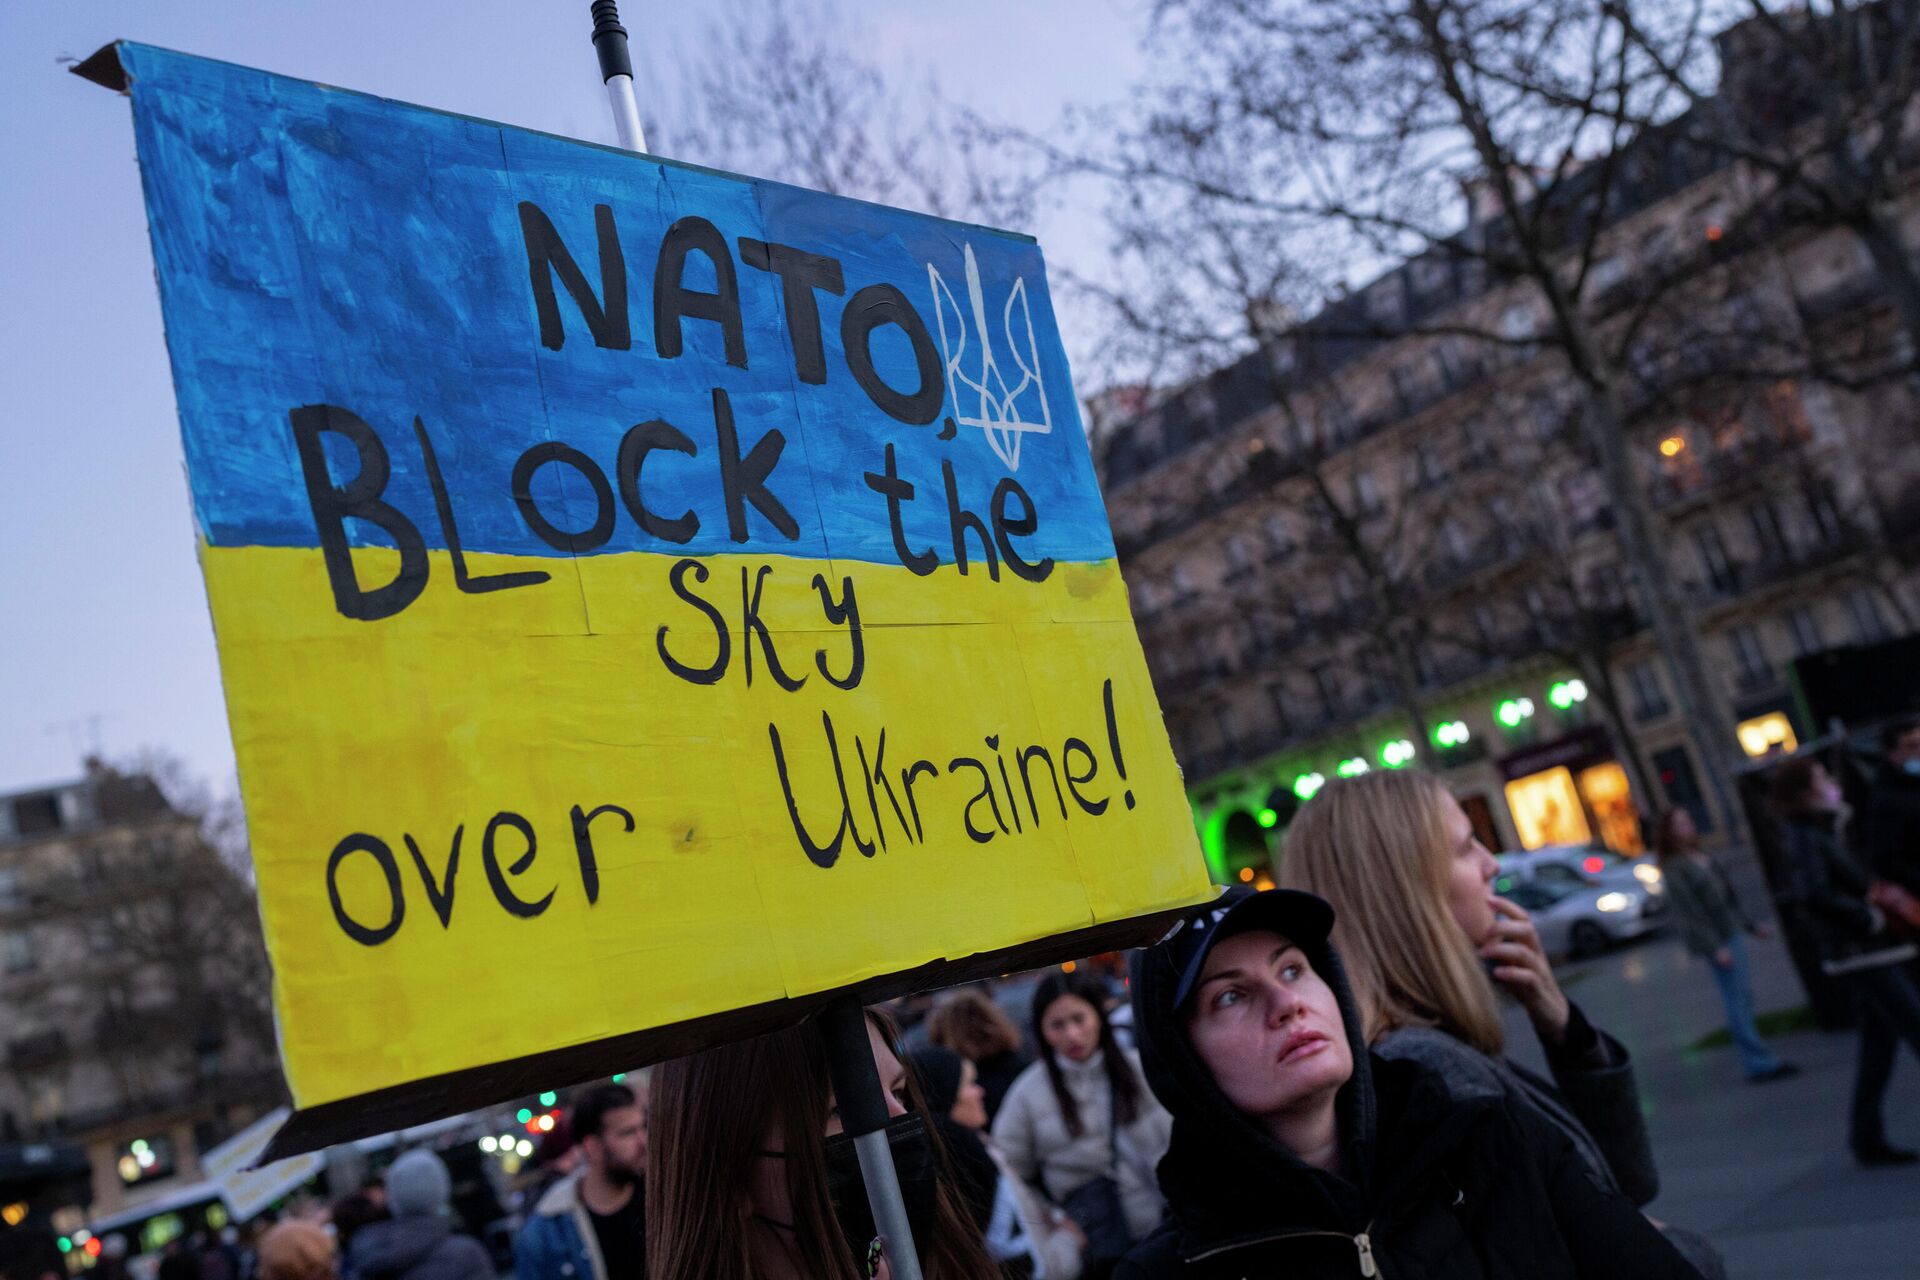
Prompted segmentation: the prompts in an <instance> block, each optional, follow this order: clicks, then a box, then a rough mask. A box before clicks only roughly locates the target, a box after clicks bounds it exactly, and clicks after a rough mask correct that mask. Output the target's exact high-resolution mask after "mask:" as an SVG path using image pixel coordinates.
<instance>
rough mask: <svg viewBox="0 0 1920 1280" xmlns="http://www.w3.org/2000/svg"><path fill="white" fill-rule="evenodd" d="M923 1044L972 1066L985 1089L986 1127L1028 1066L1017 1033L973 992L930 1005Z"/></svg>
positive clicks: (990, 1003) (1028, 1059)
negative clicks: (952, 1054) (927, 1041)
mask: <svg viewBox="0 0 1920 1280" xmlns="http://www.w3.org/2000/svg"><path fill="white" fill-rule="evenodd" d="M927 1039H929V1040H931V1041H932V1042H933V1043H934V1044H937V1045H939V1046H940V1047H941V1048H943V1049H951V1050H953V1052H955V1053H957V1054H959V1055H960V1056H961V1057H963V1058H965V1059H966V1060H967V1061H969V1062H971V1063H973V1067H974V1070H975V1071H976V1072H977V1073H978V1075H979V1079H980V1087H981V1088H982V1089H984V1090H986V1105H987V1122H988V1123H989V1124H991V1123H992V1122H993V1119H994V1117H996V1116H998V1115H999V1114H1000V1104H1001V1103H1002V1102H1004V1101H1005V1100H1006V1096H1007V1090H1009V1089H1011V1088H1013V1082H1014V1081H1015V1080H1018V1079H1019V1078H1020V1073H1021V1072H1022V1071H1025V1070H1026V1069H1027V1068H1028V1067H1029V1066H1030V1065H1032V1063H1033V1058H1032V1056H1031V1055H1030V1054H1027V1053H1025V1052H1023V1051H1022V1049H1021V1039H1020V1028H1019V1027H1017V1026H1015V1025H1014V1021H1013V1019H1012V1018H1010V1017H1008V1016H1007V1012H1006V1010H1004V1009H1002V1008H1001V1007H1000V1006H999V1005H997V1004H995V1003H994V1001H993V997H992V996H990V995H988V994H987V993H986V992H985V991H983V990H981V989H980V988H979V987H962V988H960V989H959V990H958V991H955V992H952V993H950V994H949V995H947V996H946V997H945V998H944V999H942V1000H941V1002H940V1003H939V1004H937V1005H935V1006H934V1009H933V1012H932V1013H931V1014H929V1015H928V1016H927Z"/></svg>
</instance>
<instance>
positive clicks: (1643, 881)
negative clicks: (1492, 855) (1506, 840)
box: [1494, 845, 1667, 895]
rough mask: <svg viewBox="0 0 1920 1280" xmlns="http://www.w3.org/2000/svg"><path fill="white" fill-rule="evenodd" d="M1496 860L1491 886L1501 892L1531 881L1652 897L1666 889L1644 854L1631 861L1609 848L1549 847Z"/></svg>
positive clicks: (1661, 878)
mask: <svg viewBox="0 0 1920 1280" xmlns="http://www.w3.org/2000/svg"><path fill="white" fill-rule="evenodd" d="M1497 860H1498V862H1499V863H1500V878H1499V880H1498V882H1496V884H1495V886H1494V887H1495V889H1496V890H1497V891H1498V892H1500V893H1505V892H1506V891H1507V890H1508V889H1509V888H1511V887H1512V886H1513V885H1515V884H1522V883H1525V882H1527V881H1530V880H1539V881H1541V882H1542V883H1545V884H1550V885H1563V886H1566V887H1569V888H1571V887H1573V886H1575V885H1579V884H1587V885H1605V886H1607V887H1608V888H1612V889H1627V888H1633V887H1635V886H1638V887H1640V888H1643V889H1645V890H1646V891H1647V892H1649V893H1652V894H1655V895H1658V894H1663V893H1665V892H1666V889H1667V886H1666V882H1665V879H1664V877H1663V876H1662V875H1661V874H1660V867H1659V864H1658V863H1656V862H1655V861H1654V860H1653V859H1652V858H1650V857H1648V856H1646V855H1644V854H1642V855H1641V856H1639V857H1631V858H1630V857H1626V856H1624V855H1621V854H1618V853H1615V852H1614V851H1613V850H1611V849H1592V848H1587V847H1585V846H1582V845H1550V846H1548V847H1547V848H1544V849H1531V850H1527V851H1524V852H1508V853H1502V854H1500V855H1499V856H1498V859H1497Z"/></svg>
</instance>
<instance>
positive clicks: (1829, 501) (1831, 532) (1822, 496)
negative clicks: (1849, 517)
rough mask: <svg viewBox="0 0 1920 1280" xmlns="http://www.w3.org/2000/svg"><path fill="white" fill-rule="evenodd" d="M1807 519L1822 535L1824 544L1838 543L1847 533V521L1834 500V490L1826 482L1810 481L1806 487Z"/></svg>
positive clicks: (1821, 539)
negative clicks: (1842, 517)
mask: <svg viewBox="0 0 1920 1280" xmlns="http://www.w3.org/2000/svg"><path fill="white" fill-rule="evenodd" d="M1806 494H1807V518H1808V519H1809V520H1811V521H1813V527H1814V528H1815V529H1816V530H1818V531H1819V533H1820V541H1822V542H1838V541H1840V538H1841V535H1843V534H1844V533H1846V530H1847V526H1846V521H1844V520H1843V519H1841V516H1840V508H1839V506H1838V505H1837V504H1836V503H1835V502H1834V500H1833V488H1832V486H1830V485H1829V484H1827V483H1826V482H1825V481H1824V480H1809V481H1808V482H1807V487H1806Z"/></svg>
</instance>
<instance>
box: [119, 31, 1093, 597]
mask: <svg viewBox="0 0 1920 1280" xmlns="http://www.w3.org/2000/svg"><path fill="white" fill-rule="evenodd" d="M119 54H120V59H121V64H122V66H123V67H124V68H125V70H126V72H127V74H128V78H129V80H130V82H131V93H132V96H133V101H134V108H135V110H134V120H135V128H136V134H137V138H138V142H139V149H140V159H141V171H142V175H143V177H144V180H145V184H146V198H147V211H148V219H149V222H150V224H151V229H152V235H153V242H154V253H155V258H156V261H157V264H158V268H159V278H160V290H161V302H162V309H163V313H164V316H165V321H166V326H167V342H168V346H169V349H170V353H171V356H172V361H173V368H174V383H175V389H176V393H177V395H178V398H179V404H180V417H181V423H182V429H183V432H184V435H185V442H186V452H187V461H188V470H189V474H190V479H191V483H192V489H193V501H194V506H195V511H196V515H197V517H198V520H199V523H200V528H201V530H202V533H203V535H204V536H205V537H206V538H207V540H208V541H209V542H210V543H211V544H213V545H215V546H248V545H252V546H315V545H317V541H316V540H317V536H318V535H317V528H316V517H315V514H314V507H313V501H314V498H313V493H314V492H315V490H314V487H313V486H314V485H315V484H316V483H317V484H318V485H320V487H321V490H323V491H324V490H329V489H330V490H332V491H334V492H335V493H336V495H341V494H344V495H347V496H349V497H351V496H352V495H355V494H359V495H361V496H363V497H366V498H367V500H369V501H373V502H377V503H384V504H386V506H387V507H388V508H390V509H391V510H392V511H394V512H397V513H399V514H400V515H401V516H402V517H404V519H405V520H407V521H408V522H409V523H411V524H412V525H413V526H414V527H416V528H417V529H418V530H419V532H420V533H421V535H422V536H423V537H424V539H425V542H426V544H427V545H428V546H432V547H444V546H445V545H446V539H445V534H444V528H445V527H446V521H445V520H444V519H443V518H442V517H441V516H440V515H439V514H438V512H439V511H440V510H441V508H442V506H444V507H445V508H447V509H449V510H450V511H451V513H452V516H453V518H454V519H453V524H454V527H456V528H457V530H458V535H459V539H460V542H461V544H462V545H463V546H464V548H465V549H466V550H467V551H483V552H502V553H517V554H534V555H556V554H567V553H568V552H569V551H601V552H607V551H636V550H643V551H677V552H681V553H686V554H711V553H718V552H729V551H733V552H738V551H755V552H762V553H778V554H784V555H793V556H803V557H810V558H842V559H849V560H864V561H872V562H882V563H886V562H894V561H896V560H898V559H900V558H901V554H902V549H903V548H904V549H905V551H906V552H908V553H912V552H916V551H919V550H921V549H923V548H928V547H932V548H936V549H939V550H940V552H941V555H940V558H941V560H942V561H946V560H949V559H950V558H951V555H950V552H951V548H952V546H953V543H954V541H955V538H956V536H962V535H957V534H956V532H955V520H956V516H955V512H956V511H959V512H962V513H972V514H973V515H977V516H979V517H981V519H982V521H983V522H984V523H986V524H987V525H988V526H989V527H991V523H992V518H991V515H990V512H991V511H992V510H993V508H994V506H995V503H996V493H998V494H999V499H998V501H999V504H1000V509H1001V511H1002V514H1003V517H1004V522H1005V527H1006V528H1008V529H1010V530H1015V531H1018V530H1020V529H1023V528H1026V527H1028V520H1029V516H1030V517H1031V529H1032V531H1031V532H1028V533H1024V534H1020V535H1019V536H1018V537H1017V538H1016V540H1015V541H1016V545H1017V549H1018V551H1019V553H1020V554H1021V555H1022V556H1023V558H1025V559H1027V560H1029V561H1037V560H1039V559H1040V558H1042V557H1045V556H1050V557H1053V558H1055V559H1058V560H1067V561H1091V560H1102V559H1107V558H1109V557H1111V556H1112V555H1113V554H1114V551H1113V542H1112V537H1111V534H1110V533H1109V531H1108V528H1107V521H1106V512H1105V508H1104V506H1103V504H1102V502H1101V498H1100V494H1099V490H1098V486H1097V483H1096V481H1095V478H1094V473H1093V466H1092V461H1091V458H1090V457H1089V455H1088V450H1087V443H1086V439H1085V436H1084V434H1083V432H1082V429H1081V425H1080V416H1079V409H1078V405H1077V404H1076V402H1075V399H1074V394H1073V387H1072V383H1071V380H1070V376H1069V373H1068V369H1067V362H1066V356H1065V353H1064V352H1063V350H1062V348H1061V345H1060V340H1059V334H1058V331H1057V328H1056V325H1055V321H1054V316H1053V309H1052V304H1051V301H1050V299H1049V297H1048V293H1047V285H1046V274H1045V266H1044V264H1043V262H1042V259H1041V255H1040V250H1039V248H1038V246H1036V245H1035V244H1034V243H1033V242H1032V241H1030V240H1027V239H1024V238H1022V237H1018V236H1013V235H1009V234H1007V233H1005V232H999V231H991V230H987V229H984V228H980V227H974V226H968V225H964V224H960V223H955V222H950V221H946V220H943V219H938V218H932V217H927V216H924V215H919V214H913V213H907V212H903V211H900V210H896V209H890V208H885V207H882V206H878V205H873V204H867V203H864V202H860V201H855V200H849V199H845V198H841V197H836V196H828V195H821V194H819V193H817V192H812V191H806V190H802V189H799V188H795V187H789V186H784V185H781V184H778V183H771V182H762V181H758V180H755V179H748V178H740V177H734V176H731V175H727V174H721V173H715V172H712V171H710V170H705V169H700V168H695V167H691V166H687V165H682V164H675V163H672V162H669V161H664V160H660V159H657V158H655V157H650V156H642V155H636V154H632V153H628V152H622V151H617V150H610V149H608V148H604V147H598V146H593V145H589V144H585V143H580V142H573V141H569V140H566V139H562V138H556V137H552V136H550V135H546V134H540V133H534V132H530V131H527V130H522V129H515V128H510V127H507V126H503V125H497V124H489V123H485V122H482V121H478V120H472V119H468V118H465V117H461V116H455V115H448V114H445V113H441V112H436V111H429V110H425V109H423V108H419V107H413V106H408V105H404V104H400V103H395V102H390V101H386V100H384V99H379V98H372V97H368V96H365V95H362V94H356V93H349V92H344V91H341V90H337V89H331V88H327V87H325V86H322V85H317V84H312V83H309V82H305V81H299V80H292V79H287V78H283V77H280V76H274V75H269V74H266V73H265V72H260V71H255V70H251V69H248V68H244V67H237V66H233V65H231V64H227V63H220V62H213V61H208V60H205V59H201V58H194V57H189V56H186V55H182V54H177V53H171V52H168V51H165V50H161V49H155V48H151V47H147V46H143V45H135V44H122V45H121V46H119ZM622 289H624V293H625V298H624V306H622V305H621V298H620V293H621V291H622ZM850 347H851V350H850ZM306 406H332V410H331V416H330V417H329V416H326V415H323V414H320V413H319V412H318V411H310V412H309V413H308V414H307V415H305V418H304V420H305V421H306V422H307V424H308V427H309V431H308V435H309V440H308V445H309V449H308V453H307V457H306V461H305V469H304V470H303V458H302V450H301V447H300V444H301V442H300V440H299V439H298V438H297V437H298V434H299V433H298V432H297V431H296V430H295V423H296V421H298V420H300V419H299V418H298V417H297V415H296V412H295V411H296V410H299V409H301V408H303V407H306ZM342 411H344V414H343V413H342ZM348 417H350V418H351V419H353V420H356V421H357V422H358V423H363V424H365V427H366V428H367V429H368V431H370V433H371V443H369V441H368V438H367V432H358V430H357V428H356V429H355V430H353V431H349V430H345V429H342V424H343V423H345V422H346V420H347V418H348ZM316 424H320V425H319V426H318V427H317V426H316ZM644 424H653V425H644ZM661 424H664V425H661ZM423 438H424V439H425V441H426V442H427V444H428V445H429V446H430V448H431V460H430V458H429V454H428V453H427V451H426V450H425V449H423V447H422V443H421V441H422V439H423ZM316 449H317V450H318V452H317V453H315V452H314V450H316ZM776 450H777V456H776ZM530 451H532V452H530ZM889 451H890V452H891V454H892V463H891V466H892V475H893V477H894V478H893V479H888V478H887V471H888V454H889ZM316 459H318V460H319V465H320V466H321V468H322V470H323V471H324V473H325V474H324V475H320V476H317V477H316V475H315V473H314V467H315V465H316ZM436 464H437V469H438V472H439V475H440V477H441V483H440V484H438V485H436V484H435V483H434V477H433V472H434V469H435V465H436ZM383 465H384V470H385V471H386V473H387V474H386V475H385V478H384V483H383V484H382V483H379V482H380V480H381V476H380V474H379V473H380V471H381V470H382V469H383ZM516 473H518V476H519V479H518V483H517V485H516ZM906 486H911V496H910V497H909V496H908V490H907V488H906ZM516 488H517V489H518V494H517V496H516ZM950 489H951V497H950V496H949V490H950ZM436 490H437V492H436ZM437 500H438V501H437ZM529 512H531V513H532V515H531V516H530V515H529ZM639 513H645V514H646V515H647V516H648V517H649V518H650V519H651V520H652V521H653V523H652V524H651V525H649V524H648V523H647V521H644V520H642V519H641V516H640V514H639ZM781 513H784V516H785V518H784V519H783V518H782V514H781ZM609 514H611V516H612V517H613V519H612V525H611V529H610V530H608V529H607V524H606V520H607V517H608V516H609ZM958 519H959V520H960V522H961V527H962V528H963V529H964V528H966V527H967V526H966V520H965V516H964V514H963V515H961V516H960V517H958ZM896 524H897V525H898V528H897V529H896V527H895V526H896ZM540 525H544V527H545V528H546V530H547V536H546V537H542V536H540V535H539V532H538V526H540ZM346 528H347V534H348V539H349V541H351V542H353V543H356V544H359V545H370V546H374V545H391V543H392V539H391V538H390V537H389V536H388V535H387V534H386V533H384V532H383V531H382V528H381V526H380V522H379V521H378V520H377V519H374V520H370V519H365V518H350V519H348V520H347V521H346ZM554 531H559V532H561V533H563V534H568V535H575V537H574V538H573V541H572V544H571V545H570V546H567V547H563V548H560V549H556V547H555V545H554V539H553V536H552V535H553V533H554ZM603 532H604V533H605V536H604V538H602V537H600V536H599V535H600V534H601V533H603ZM964 536H965V537H967V538H968V539H970V540H971V541H972V544H973V546H974V553H975V554H979V549H978V535H977V534H973V533H965V534H964Z"/></svg>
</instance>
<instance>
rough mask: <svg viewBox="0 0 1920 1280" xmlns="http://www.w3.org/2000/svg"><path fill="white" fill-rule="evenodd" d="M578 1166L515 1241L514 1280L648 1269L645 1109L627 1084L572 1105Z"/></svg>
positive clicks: (581, 1279) (615, 1279)
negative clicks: (578, 1159)
mask: <svg viewBox="0 0 1920 1280" xmlns="http://www.w3.org/2000/svg"><path fill="white" fill-rule="evenodd" d="M567 1123H568V1129H569V1132H570V1133H571V1134H572V1136H573V1139H574V1141H575V1142H576V1143H577V1144H578V1146H579V1150H580V1152H581V1157H582V1163H581V1167H580V1168H579V1169H578V1170H576V1171H575V1172H574V1173H572V1174H570V1175H568V1176H567V1177H565V1178H562V1179H561V1180H560V1181H558V1182H556V1183H554V1184H553V1186H552V1187H550V1188H548V1190H547V1191H546V1192H545V1193H544V1194H542V1195H541V1197H540V1199H539V1202H538V1203H537V1205H536V1206H535V1208H534V1211H533V1216H532V1217H531V1218H530V1219H529V1220H528V1222H527V1225H526V1226H525V1227H523V1228H521V1230H520V1235H519V1238H518V1239H516V1240H515V1241H514V1246H513V1255H514V1275H515V1277H516V1278H517V1280H626V1278H628V1277H633V1278H637V1277H640V1276H643V1275H645V1274H646V1256H647V1227H646V1169H647V1107H646V1100H645V1098H644V1097H643V1096H642V1095H641V1094H639V1093H637V1092H635V1091H634V1090H632V1089H630V1088H628V1087H627V1086H626V1085H624V1084H603V1085H598V1086H596V1087H594V1088H593V1089H590V1090H588V1091H587V1092H586V1093H585V1094H584V1095H582V1096H581V1097H580V1098H579V1099H578V1100H576V1101H575V1102H574V1104H573V1108H572V1113H571V1115H570V1116H569V1118H568V1122H567Z"/></svg>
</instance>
